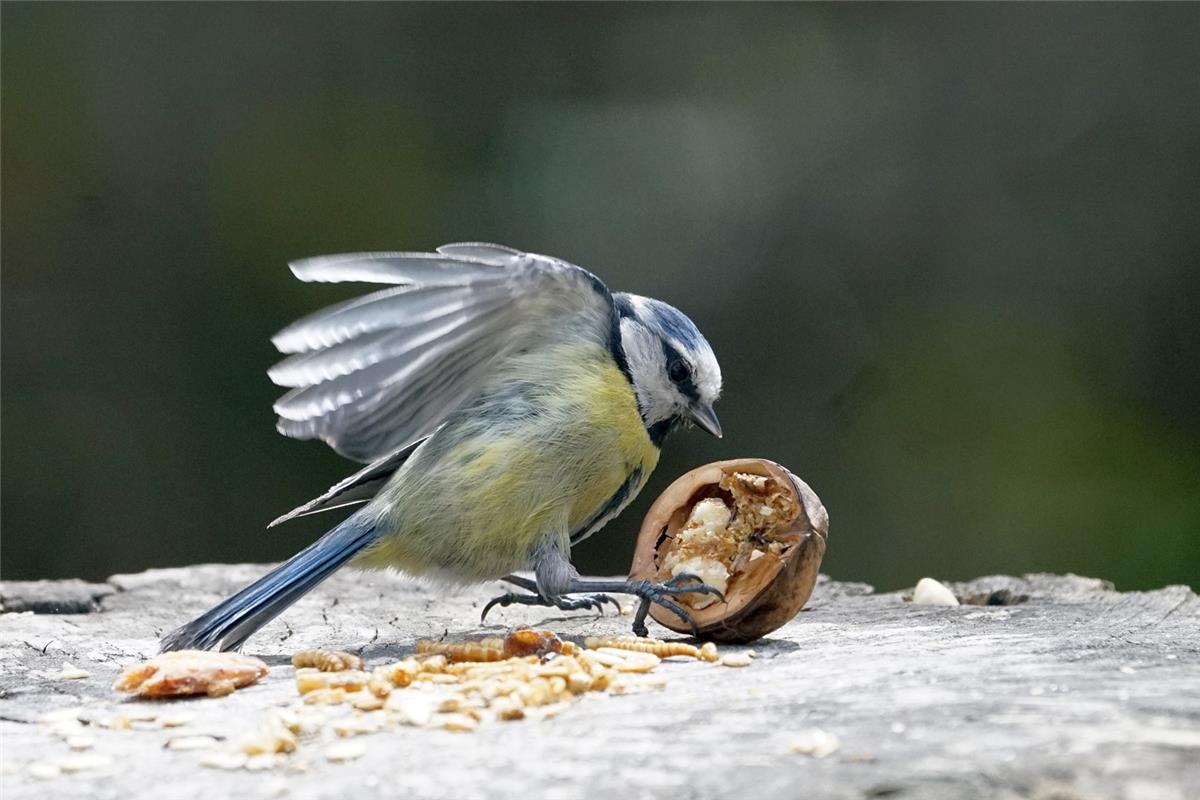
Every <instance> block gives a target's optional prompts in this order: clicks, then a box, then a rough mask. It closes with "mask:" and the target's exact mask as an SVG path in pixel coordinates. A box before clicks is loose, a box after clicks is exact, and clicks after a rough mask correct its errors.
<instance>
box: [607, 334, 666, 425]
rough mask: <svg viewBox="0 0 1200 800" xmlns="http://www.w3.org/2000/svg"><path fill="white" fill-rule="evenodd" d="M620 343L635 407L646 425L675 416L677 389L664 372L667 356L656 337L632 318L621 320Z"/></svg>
mask: <svg viewBox="0 0 1200 800" xmlns="http://www.w3.org/2000/svg"><path fill="white" fill-rule="evenodd" d="M621 345H622V347H624V348H625V360H626V362H627V363H628V364H629V374H630V376H631V377H632V378H633V389H634V392H635V393H636V394H637V400H638V410H640V411H641V412H642V419H644V420H645V421H646V423H647V424H650V425H652V424H654V423H655V422H661V421H662V420H665V419H669V418H670V417H672V416H674V414H675V408H676V406H677V404H678V403H679V392H678V391H676V389H675V387H674V386H672V385H671V383H670V381H669V380H668V379H667V375H666V357H665V356H664V355H663V351H662V344H661V343H660V342H659V340H658V337H656V336H655V335H654V334H652V333H651V332H650V331H648V330H647V329H646V327H645V326H644V325H642V324H641V323H639V322H636V321H635V320H632V319H623V320H621Z"/></svg>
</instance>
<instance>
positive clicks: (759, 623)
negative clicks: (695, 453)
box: [629, 458, 829, 644]
mask: <svg viewBox="0 0 1200 800" xmlns="http://www.w3.org/2000/svg"><path fill="white" fill-rule="evenodd" d="M733 472H746V473H751V474H755V475H767V476H769V477H772V478H774V479H776V480H777V481H779V482H781V483H782V484H784V485H785V486H791V487H792V488H794V489H795V491H796V496H797V498H798V499H799V500H800V506H801V512H800V516H799V517H797V518H796V520H795V521H794V522H792V523H791V525H789V526H788V530H789V532H790V533H792V534H794V535H796V536H798V537H799V541H797V542H796V544H794V545H793V546H792V547H791V548H790V549H789V550H788V551H787V553H786V554H785V555H784V557H783V559H782V561H781V563H780V564H779V565H778V567H777V568H776V569H775V570H774V573H773V574H772V575H769V576H767V580H766V581H765V582H764V583H763V585H762V586H761V588H760V589H759V590H758V591H757V592H755V593H754V594H753V595H752V596H751V597H749V598H748V599H744V600H743V601H741V602H735V603H733V604H721V603H718V604H715V605H712V606H709V607H708V608H705V609H701V610H700V611H698V612H695V613H694V616H695V618H696V623H697V625H698V626H699V628H700V638H702V639H711V640H713V641H716V642H725V643H729V644H745V643H746V642H752V641H754V640H755V639H760V638H762V637H763V636H766V635H767V634H768V633H770V632H771V631H774V630H776V629H777V628H780V627H782V626H783V625H785V624H787V622H788V621H789V620H791V619H792V617H794V616H796V614H798V613H799V612H800V609H802V608H803V607H804V604H805V603H807V602H808V598H809V597H810V596H811V595H812V590H813V587H814V586H815V585H816V582H817V575H818V573H819V572H820V569H821V559H822V558H823V557H824V555H825V543H826V539H827V538H828V536H829V516H828V514H827V513H826V511H825V507H824V506H823V505H822V504H821V500H820V498H818V497H817V495H816V494H815V493H814V492H813V490H812V489H811V488H809V486H808V484H806V483H805V482H804V481H802V480H800V479H799V478H797V477H796V476H795V475H793V474H792V473H791V472H789V471H788V470H787V469H785V468H784V467H782V466H780V465H779V464H776V463H775V462H774V461H768V460H767V459H763V458H740V459H733V460H730V461H716V462H713V463H711V464H705V465H704V466H702V467H697V468H696V469H694V470H691V471H690V472H687V473H684V474H683V475H681V476H680V477H679V478H678V479H677V480H676V481H675V482H674V483H672V484H671V485H670V486H668V487H667V489H666V490H665V491H664V492H663V493H662V494H661V495H659V497H658V499H657V500H655V501H654V504H653V505H652V506H651V507H650V510H649V511H648V512H646V517H645V519H644V520H643V521H642V527H641V531H640V532H639V534H638V541H637V547H636V549H635V550H634V557H633V566H632V567H631V568H630V572H629V577H630V578H631V579H634V580H655V579H656V578H657V574H658V553H657V550H656V547H657V546H658V540H659V537H660V536H661V535H662V533H663V531H664V530H666V528H667V526H668V523H669V522H670V520H671V518H672V517H673V516H675V517H676V518H679V516H680V514H681V512H682V516H684V517H686V515H687V512H688V511H690V505H691V500H692V498H693V497H695V496H696V494H697V493H698V492H700V491H702V490H703V489H704V488H705V487H706V486H711V485H716V484H717V483H719V482H720V480H721V478H722V477H723V476H724V475H726V474H729V473H733ZM664 544H665V542H664ZM650 616H651V617H653V618H654V620H655V621H656V622H658V623H659V624H660V625H663V626H664V627H667V628H670V629H671V630H673V631H677V632H679V633H691V632H692V629H691V626H689V625H688V624H687V623H685V622H684V621H683V620H681V619H680V618H679V617H678V616H676V615H675V614H674V613H672V612H670V611H668V610H666V609H665V608H662V607H661V606H657V605H652V606H651V607H650Z"/></svg>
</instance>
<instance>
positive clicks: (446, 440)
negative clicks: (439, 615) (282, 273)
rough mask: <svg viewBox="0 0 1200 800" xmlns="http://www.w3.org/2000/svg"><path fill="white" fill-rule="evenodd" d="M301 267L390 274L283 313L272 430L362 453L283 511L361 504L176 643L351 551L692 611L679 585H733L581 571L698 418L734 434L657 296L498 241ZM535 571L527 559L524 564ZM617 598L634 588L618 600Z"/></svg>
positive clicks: (258, 611)
mask: <svg viewBox="0 0 1200 800" xmlns="http://www.w3.org/2000/svg"><path fill="white" fill-rule="evenodd" d="M289 266H290V268H291V271H292V273H293V274H294V275H295V277H296V278H298V279H299V280H301V281H305V282H325V283H339V282H353V283H368V284H379V285H383V287H384V288H381V289H376V290H374V291H371V292H370V293H368V294H365V295H363V296H360V297H356V298H354V299H351V300H348V301H345V302H342V303H340V304H336V305H333V306H330V307H327V308H325V309H322V310H320V311H318V312H316V313H314V314H311V315H309V316H306V317H304V318H302V319H300V320H298V321H297V322H295V323H293V324H291V325H289V326H287V327H285V328H284V329H283V330H281V331H280V332H279V333H278V334H276V335H275V336H274V337H273V339H272V342H273V344H274V345H275V347H276V348H277V349H278V350H279V351H280V353H282V354H284V356H285V358H284V359H283V360H282V361H280V362H279V363H278V364H276V365H275V366H273V367H271V368H270V369H269V370H268V376H269V377H270V379H271V380H272V381H273V382H274V383H275V384H277V385H279V386H282V387H285V388H287V389H288V390H289V391H287V393H286V394H284V395H283V396H282V397H280V398H279V400H278V401H277V402H276V403H275V405H274V411H275V413H276V415H277V417H278V420H277V429H278V430H279V432H280V433H282V434H284V435H285V436H289V437H293V438H297V439H318V440H321V441H324V442H325V443H327V444H328V445H329V446H330V447H332V448H333V450H334V451H336V452H337V453H339V454H341V455H342V456H345V457H346V458H348V459H351V460H353V461H357V462H359V463H361V464H365V466H364V467H362V468H361V469H360V470H359V471H358V472H356V473H354V474H353V475H351V476H350V477H348V478H346V479H345V480H343V481H341V482H339V483H337V484H336V485H334V486H333V487H332V488H330V489H329V490H328V491H326V492H325V493H324V494H322V495H321V496H319V497H317V498H315V499H313V500H311V501H309V502H307V503H305V504H304V505H302V506H300V507H298V508H296V509H294V510H292V511H290V512H288V513H287V514H284V515H283V516H281V517H279V518H278V519H276V520H275V521H274V522H272V523H271V526H274V525H278V524H280V523H283V522H286V521H288V520H291V519H295V518H297V517H301V516H306V515H309V514H315V513H318V512H325V511H329V510H331V509H335V508H347V507H349V506H357V508H355V509H354V510H353V512H352V513H350V514H349V516H347V517H346V518H345V519H344V520H343V521H342V522H340V523H339V524H337V525H336V526H334V527H333V528H332V529H331V530H329V532H328V533H326V534H325V535H324V536H322V537H321V538H320V539H318V540H317V541H315V542H313V543H312V544H311V545H309V546H308V547H306V548H304V549H303V550H301V551H300V552H299V553H297V554H296V555H294V556H293V557H292V558H290V559H288V560H287V561H285V562H283V563H282V564H280V565H279V566H277V567H275V568H274V569H272V570H271V571H270V572H268V573H267V574H265V575H264V576H263V577H261V578H259V579H258V580H256V581H254V582H253V583H251V584H250V585H248V586H246V587H245V588H243V589H242V590H241V591H239V592H237V593H235V594H233V595H232V596H230V597H229V598H227V599H226V600H224V601H222V602H220V603H219V604H217V605H216V606H214V607H213V608H212V609H210V610H208V611H206V612H205V613H203V614H201V615H200V616H199V617H197V618H196V619H194V620H192V621H191V622H189V623H187V624H185V625H183V626H181V627H179V628H177V629H175V630H174V631H172V632H170V633H169V634H167V635H166V636H164V637H163V639H162V641H161V647H162V650H163V651H164V652H166V651H172V650H183V649H202V650H211V649H218V650H238V649H240V648H241V647H242V645H243V644H244V643H245V642H246V640H247V639H248V638H249V637H250V636H251V635H253V634H254V633H255V632H256V631H258V630H259V629H260V628H262V627H263V626H264V625H265V624H267V623H268V622H270V621H271V620H272V619H274V618H275V617H276V616H278V615H279V614H280V613H282V612H283V611H284V610H285V609H287V608H288V607H289V606H290V605H292V604H293V603H294V602H296V600H298V599H299V598H300V597H301V596H303V595H304V594H305V593H307V592H308V591H310V590H311V589H313V588H314V587H315V586H317V585H318V584H319V583H321V581H323V580H324V579H326V578H327V577H329V576H330V575H331V574H332V573H333V572H334V571H336V570H337V569H339V568H340V567H342V566H344V565H347V564H348V565H350V566H352V567H356V568H360V569H396V570H400V571H402V572H404V573H407V574H409V575H412V576H424V577H429V578H433V579H435V580H436V581H437V582H439V583H442V584H444V585H447V586H449V587H454V586H465V585H470V584H475V583H480V582H484V581H489V580H501V581H505V582H507V583H508V584H509V585H510V586H511V587H513V589H515V590H520V591H509V592H507V593H505V594H503V595H500V596H498V597H496V598H495V599H493V600H492V601H491V602H490V603H488V604H487V606H486V607H485V608H484V610H483V616H486V615H487V612H488V610H489V609H491V608H492V607H493V606H495V605H501V606H508V605H514V604H515V605H535V606H547V607H556V608H560V609H566V610H575V609H596V610H599V611H601V612H602V611H603V608H604V605H605V604H606V603H612V604H614V605H618V604H617V603H616V601H615V600H614V599H613V598H612V597H611V594H621V593H624V594H628V595H632V596H634V597H636V598H638V599H639V602H640V605H639V608H638V610H637V613H636V614H635V615H634V631H635V633H637V634H639V635H642V636H645V635H646V633H647V631H646V626H645V617H646V613H647V611H648V609H649V605H650V603H652V602H653V603H658V604H660V605H663V606H665V607H667V608H669V609H670V610H672V611H674V612H675V613H677V614H678V615H679V616H681V617H682V618H684V619H688V620H690V615H689V614H688V613H687V612H686V610H685V609H684V608H682V607H681V606H680V605H679V604H678V603H677V602H676V600H675V598H678V596H679V595H681V594H687V593H692V592H701V593H709V594H716V595H718V596H719V595H720V593H719V592H717V591H716V590H715V589H713V588H712V587H709V586H707V585H705V584H703V583H702V582H701V581H700V580H699V579H698V578H696V577H695V576H693V575H687V574H684V575H678V576H675V577H674V578H672V579H670V580H668V581H662V582H659V581H647V580H642V581H637V580H599V579H591V580H589V579H584V578H582V577H581V576H580V574H579V572H578V571H577V570H576V569H575V568H574V567H573V566H572V564H571V560H570V553H571V548H572V546H574V545H576V544H578V543H579V542H581V541H583V540H584V539H586V538H587V537H589V536H591V535H592V534H594V533H596V532H597V531H598V530H600V529H601V528H603V527H604V525H605V524H606V523H608V522H609V521H610V520H612V519H613V518H614V517H616V516H617V515H618V514H619V513H620V512H621V511H622V510H623V509H624V508H625V507H626V506H627V505H628V504H629V503H630V501H632V500H633V499H634V498H635V497H636V496H637V494H638V492H639V491H640V490H641V489H642V488H643V487H644V486H645V484H646V481H647V478H648V477H649V476H650V473H651V471H652V470H653V469H654V467H655V465H656V464H657V463H658V459H659V453H660V450H661V448H662V446H663V444H664V441H665V440H666V438H667V437H668V435H669V434H671V433H672V432H673V431H675V430H677V429H679V428H680V427H683V426H692V425H694V426H697V427H699V428H701V429H703V430H705V431H707V432H708V433H710V434H712V435H713V436H716V437H718V438H719V437H721V425H720V422H719V421H718V419H717V415H716V412H715V411H714V409H713V404H714V402H715V401H716V400H717V398H718V397H719V396H720V393H721V388H722V379H721V368H720V365H719V364H718V362H717V358H716V355H715V354H714V352H713V349H712V347H711V346H710V345H709V343H708V341H707V340H706V339H705V338H704V336H703V335H702V334H701V333H700V331H699V329H697V327H696V325H695V324H694V323H693V322H692V321H691V320H690V319H689V318H688V317H687V316H685V315H684V314H683V313H682V312H681V311H679V310H678V309H676V308H674V307H673V306H671V305H668V304H667V303H665V302H662V301H660V300H655V299H652V298H649V297H642V296H638V295H634V294H628V293H624V292H612V291H610V290H609V289H608V287H607V286H606V285H605V284H604V283H603V282H602V281H601V280H600V279H599V278H598V277H596V276H595V275H594V274H592V273H591V272H589V271H588V270H586V269H584V268H583V267H579V266H576V265H574V264H571V263H569V262H567V261H564V260H561V259H558V258H554V257H551V256H544V255H538V254H535V253H526V252H522V251H520V250H515V249H513V248H510V247H505V246H503V245H497V244H488V243H476V242H470V243H458V244H447V245H443V246H441V247H438V248H436V250H435V251H433V252H394V253H392V252H371V253H350V254H343V255H332V256H319V257H314V258H306V259H302V260H299V261H294V262H292V263H291V264H289ZM529 571H531V572H532V574H533V577H532V578H529V577H525V576H523V575H518V574H516V573H518V572H529ZM618 608H619V605H618Z"/></svg>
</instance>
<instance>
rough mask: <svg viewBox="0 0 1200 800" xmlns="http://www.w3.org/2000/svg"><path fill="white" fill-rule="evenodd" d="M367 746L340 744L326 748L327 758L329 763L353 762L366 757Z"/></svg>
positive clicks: (359, 743) (352, 743) (348, 743)
mask: <svg viewBox="0 0 1200 800" xmlns="http://www.w3.org/2000/svg"><path fill="white" fill-rule="evenodd" d="M366 753H367V746H366V745H365V744H363V743H362V742H354V741H350V742H338V743H337V744H334V745H330V746H329V747H327V748H325V758H326V759H327V760H328V761H334V762H342V761H353V760H354V759H356V758H361V757H362V756H364V755H366Z"/></svg>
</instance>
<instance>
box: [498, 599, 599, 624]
mask: <svg viewBox="0 0 1200 800" xmlns="http://www.w3.org/2000/svg"><path fill="white" fill-rule="evenodd" d="M605 603H612V604H613V607H614V608H616V609H617V613H618V614H619V613H621V604H620V603H618V602H617V601H616V600H615V599H614V598H612V597H610V596H608V595H606V594H585V595H581V596H579V597H568V596H566V595H557V596H555V597H543V596H542V595H540V594H520V593H517V592H508V593H507V594H502V595H500V596H499V597H493V598H492V599H491V600H489V601H487V604H486V605H484V607H483V611H482V612H480V614H479V621H480V622H483V621H484V620H485V619H487V615H488V612H489V611H491V610H492V609H493V608H495V607H496V606H501V607H504V606H511V605H521V606H546V607H552V608H559V609H562V610H563V611H579V610H581V609H595V610H596V612H597V613H599V614H601V615H603V614H604V604H605Z"/></svg>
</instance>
